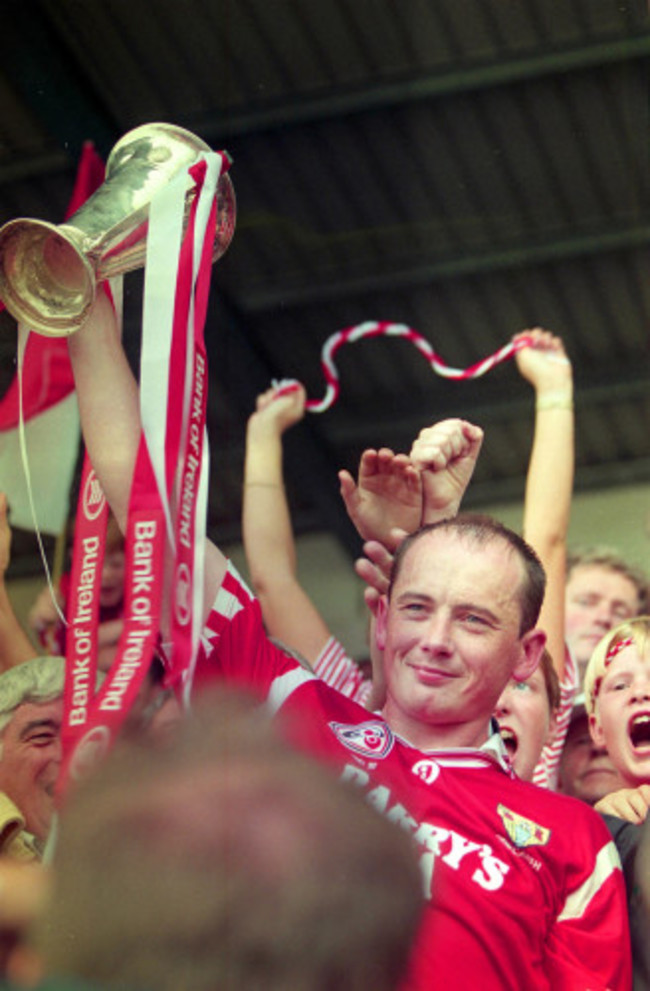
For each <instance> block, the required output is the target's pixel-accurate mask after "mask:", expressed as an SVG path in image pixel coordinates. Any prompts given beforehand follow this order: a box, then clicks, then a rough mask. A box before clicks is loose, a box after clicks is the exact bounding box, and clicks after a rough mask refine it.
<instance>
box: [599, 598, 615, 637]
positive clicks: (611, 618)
mask: <svg viewBox="0 0 650 991" xmlns="http://www.w3.org/2000/svg"><path fill="white" fill-rule="evenodd" d="M596 622H597V623H598V624H599V626H601V627H602V629H603V630H605V631H607V630H612V629H614V627H615V626H616V624H617V622H618V617H617V616H616V613H615V611H614V606H613V604H612V603H611V602H608V601H607V599H602V600H601V601H600V602H599V603H598V605H597V607H596Z"/></svg>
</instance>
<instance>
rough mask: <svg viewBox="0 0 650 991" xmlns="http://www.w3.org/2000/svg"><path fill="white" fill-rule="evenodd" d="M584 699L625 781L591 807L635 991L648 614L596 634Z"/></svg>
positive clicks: (645, 949)
mask: <svg viewBox="0 0 650 991" xmlns="http://www.w3.org/2000/svg"><path fill="white" fill-rule="evenodd" d="M585 701H586V706H587V710H588V712H589V728H590V731H591V735H592V737H593V740H594V743H595V744H596V745H597V746H600V747H606V748H607V751H608V753H609V756H610V759H611V761H612V763H613V764H614V766H615V767H616V769H617V770H618V772H619V774H620V775H621V777H622V779H623V781H624V782H625V785H626V787H625V788H624V789H621V790H620V791H618V792H616V793H614V794H613V795H609V796H607V797H606V798H605V799H604V800H603V801H601V802H598V804H597V805H596V806H595V807H596V809H597V810H598V811H599V812H602V813H604V814H605V815H604V818H605V822H606V823H607V825H608V827H609V830H610V832H611V834H612V837H613V839H614V842H615V844H616V847H617V849H618V852H619V856H620V858H621V863H622V865H623V873H624V875H625V882H626V887H627V896H628V913H629V918H630V932H631V937H632V959H633V965H634V988H635V991H636V989H639V991H641V989H646V988H648V987H650V945H649V944H648V932H649V931H650V905H649V903H648V900H647V897H646V895H647V879H644V877H643V876H642V874H641V871H642V870H643V863H644V861H643V858H642V857H640V856H639V850H640V849H641V840H642V836H643V832H642V830H641V824H642V823H643V821H644V819H646V818H647V811H648V806H649V805H650V616H638V617H637V618H636V619H630V620H628V621H627V622H624V623H621V624H620V625H619V626H617V627H616V629H614V630H613V631H612V632H611V633H608V634H607V635H606V636H604V637H603V638H602V640H601V641H600V643H599V644H598V646H597V647H596V649H595V650H594V652H593V654H592V656H591V658H590V660H589V663H588V664H587V669H586V671H585ZM612 813H613V814H612ZM646 845H647V844H646ZM645 864H646V865H647V856H646V860H645ZM643 881H645V885H644V884H643V883H642V882H643ZM644 891H645V895H644Z"/></svg>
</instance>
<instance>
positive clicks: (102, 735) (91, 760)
mask: <svg viewBox="0 0 650 991" xmlns="http://www.w3.org/2000/svg"><path fill="white" fill-rule="evenodd" d="M110 742H111V732H110V730H109V728H108V726H95V727H94V729H91V730H89V732H88V733H86V734H85V736H82V737H81V739H80V740H79V743H78V744H77V746H76V747H75V751H74V754H73V756H72V760H71V762H70V777H71V778H73V779H74V780H75V781H78V780H79V779H80V778H83V777H85V775H86V774H87V773H88V771H92V770H93V768H94V767H95V766H96V765H97V764H98V763H99V762H100V760H101V759H102V758H103V757H104V756H105V755H106V753H107V752H108V748H109V746H110Z"/></svg>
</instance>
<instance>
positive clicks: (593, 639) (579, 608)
mask: <svg viewBox="0 0 650 991" xmlns="http://www.w3.org/2000/svg"><path fill="white" fill-rule="evenodd" d="M638 605H639V596H638V593H637V590H636V587H635V585H634V583H633V582H632V581H630V579H629V578H626V577H625V575H621V574H619V573H618V572H616V571H611V570H610V569H609V568H604V567H603V566H602V565H600V564H578V565H576V567H575V568H573V570H572V571H571V574H570V576H569V580H568V582H567V586H566V599H565V636H566V641H567V643H568V645H569V647H570V648H571V650H572V651H573V654H574V657H575V659H576V662H577V664H578V667H579V669H580V677H581V679H582V676H583V675H584V669H585V667H586V665H587V661H588V660H589V658H590V657H591V655H592V653H593V650H594V647H595V646H596V644H597V643H598V641H599V640H600V639H601V638H602V637H604V635H605V634H606V633H607V632H608V630H612V629H613V628H614V627H615V626H618V624H619V623H622V622H623V620H625V619H629V618H630V617H631V616H636V614H637V610H638Z"/></svg>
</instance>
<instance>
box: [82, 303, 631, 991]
mask: <svg viewBox="0 0 650 991" xmlns="http://www.w3.org/2000/svg"><path fill="white" fill-rule="evenodd" d="M69 346H70V355H71V358H72V362H73V368H74V373H75V379H76V384H77V393H78V397H79V403H80V410H81V417H82V425H83V429H84V435H85V439H86V444H87V448H88V450H89V453H90V456H91V458H92V461H93V464H94V466H95V470H96V472H97V474H98V476H99V478H100V480H101V482H102V486H103V488H104V491H105V492H106V494H107V497H108V498H109V500H110V501H111V504H112V509H113V512H114V513H115V515H116V517H117V518H118V520H119V521H120V522H121V524H122V525H124V523H125V520H126V515H127V507H128V489H129V484H130V480H131V477H132V474H133V466H134V462H135V456H136V449H137V443H138V436H139V414H138V402H137V387H136V384H135V382H134V380H133V377H132V375H131V372H130V369H129V365H128V362H127V361H126V358H125V355H124V353H123V351H122V348H121V344H120V340H119V336H118V334H117V328H116V325H115V319H114V315H113V312H112V309H111V307H110V306H109V305H108V302H107V300H106V299H105V297H103V296H102V295H100V296H99V298H98V301H97V303H96V306H95V309H94V312H93V314H92V316H91V319H90V320H89V322H88V324H87V325H86V326H85V327H83V328H82V329H81V331H79V332H78V333H77V334H75V335H73V336H72V337H71V338H70V339H69ZM458 441H459V443H463V439H462V437H459V438H458ZM465 441H467V438H465ZM543 594H544V573H543V569H542V568H541V565H540V564H539V561H538V559H537V558H536V556H535V554H534V553H533V552H532V551H531V549H530V548H529V547H528V545H526V544H525V543H524V542H523V541H522V540H521V539H520V538H519V537H517V535H516V534H514V533H512V532H511V531H509V530H507V529H506V528H503V527H500V526H499V525H498V524H496V523H494V521H490V520H487V519H485V518H467V519H462V518H458V519H456V520H448V521H445V522H443V523H439V524H435V525H434V526H432V527H425V528H423V529H422V530H420V531H417V532H416V533H415V534H414V535H412V536H411V537H410V538H408V539H407V540H406V541H405V542H404V544H403V545H402V547H401V549H400V551H399V553H398V556H397V560H396V566H395V573H394V578H393V583H392V587H391V589H390V591H389V594H388V595H387V596H386V597H385V598H384V599H383V601H382V604H381V606H380V609H379V612H378V616H377V640H378V645H379V647H380V648H381V649H382V650H383V652H384V664H385V672H386V682H387V696H386V704H385V706H384V708H383V710H382V712H381V713H380V714H377V715H374V716H370V715H369V713H368V712H367V710H365V709H363V708H362V707H360V706H358V705H357V704H356V703H354V702H352V701H350V700H348V699H346V698H343V697H342V696H341V695H340V693H338V692H336V691H335V690H333V689H330V688H328V687H327V686H325V685H324V684H323V683H322V682H321V681H320V680H319V679H317V678H316V677H315V676H314V675H312V674H311V673H310V672H307V671H305V670H304V669H303V668H302V667H301V666H300V665H299V664H298V663H297V662H296V661H295V660H293V659H292V658H290V657H288V656H287V655H286V653H284V652H283V651H282V650H281V649H279V648H278V647H277V646H275V645H273V644H272V643H270V642H269V640H268V639H267V637H266V635H265V632H264V628H263V623H262V618H261V612H260V609H259V605H258V603H257V602H256V600H255V599H254V598H253V596H252V595H251V593H250V592H249V590H248V589H247V588H246V586H245V585H244V584H243V583H242V581H241V579H240V578H239V577H238V575H237V574H236V572H235V570H234V569H233V568H232V566H231V565H230V564H229V562H228V561H227V560H226V558H225V557H224V556H223V555H222V554H221V552H220V551H219V550H218V549H217V548H216V547H215V546H214V545H213V544H208V547H207V553H206V561H205V604H206V612H207V618H206V637H205V642H207V643H210V644H211V647H210V649H209V651H208V652H207V653H206V654H205V656H204V657H203V659H202V665H201V666H202V669H203V670H202V671H201V672H200V673H201V674H202V675H203V676H204V677H207V676H213V677H221V678H226V679H235V680H237V681H238V682H239V683H241V682H247V683H249V684H250V685H252V686H254V687H255V689H256V690H257V691H259V692H260V693H261V694H262V695H264V696H266V698H267V699H268V702H269V704H270V706H271V708H272V709H273V711H275V712H276V713H277V714H278V717H279V718H280V719H281V720H282V721H283V723H284V724H286V732H287V733H288V734H289V735H290V736H291V738H292V740H293V742H294V743H295V744H296V745H298V746H300V747H301V748H303V749H308V750H309V751H310V752H312V753H314V754H318V755H319V756H321V757H322V758H323V759H325V760H327V761H328V762H329V763H330V764H333V765H334V766H335V767H337V768H338V769H339V771H340V773H341V775H342V776H343V777H344V778H345V779H348V780H350V781H353V782H354V783H356V784H357V785H358V786H359V787H360V788H361V789H362V790H363V792H364V794H365V795H366V798H367V800H368V801H369V802H370V803H371V804H372V805H373V806H374V807H375V808H376V809H377V810H378V811H379V812H381V813H383V814H384V815H386V816H387V817H388V818H389V819H390V820H392V821H393V822H396V823H398V824H399V825H400V826H402V828H404V829H405V830H406V831H407V832H408V833H410V835H411V836H412V838H413V841H414V843H415V844H416V848H417V850H418V854H419V857H420V864H421V869H422V872H423V875H424V883H425V892H426V896H427V905H426V908H425V911H424V913H423V920H422V924H421V928H420V934H419V939H418V941H417V944H416V948H415V951H414V953H413V954H412V958H411V962H410V968H409V975H408V978H407V984H406V986H407V987H408V988H410V989H424V988H429V987H431V986H432V985H433V984H434V983H435V984H436V985H439V986H441V987H442V986H447V987H449V988H466V987H471V986H473V985H474V984H475V983H476V981H477V979H480V982H481V984H482V987H484V988H485V989H488V991H489V989H494V991H497V989H498V991H503V989H506V988H512V989H521V988H522V987H527V988H528V987H530V988H533V987H535V988H553V989H560V988H566V989H568V988H587V987H588V988H594V989H596V988H600V989H603V991H604V989H606V988H617V989H624V988H627V987H629V982H630V959H629V934H628V928H627V916H626V905H625V892H624V886H623V880H622V877H621V872H620V865H619V863H618V858H617V856H616V852H615V850H614V848H613V844H612V843H611V840H610V838H609V834H608V832H607V830H606V829H605V827H604V824H603V823H602V821H601V819H600V817H599V816H597V815H596V814H595V813H594V812H593V810H592V809H590V808H589V807H588V806H586V805H585V804H584V803H579V802H574V801H571V800H570V799H567V798H565V797H564V796H559V795H555V794H549V793H546V792H541V791H540V790H539V789H537V788H535V787H534V786H532V785H529V784H527V783H524V782H521V781H518V780H516V779H515V778H514V777H513V776H512V775H511V772H510V769H509V764H508V762H507V760H506V759H505V757H504V751H503V748H502V745H501V738H500V736H499V735H498V733H494V732H493V731H492V730H493V727H492V723H491V717H492V712H493V711H494V707H495V704H496V701H497V699H498V697H499V695H500V693H501V691H502V690H503V688H504V686H505V685H506V684H507V683H508V681H509V680H510V679H511V678H513V677H514V678H515V679H517V680H521V681H524V680H525V679H526V678H527V677H529V675H530V674H531V673H532V672H533V671H534V670H535V667H536V665H537V663H538V662H539V658H540V655H541V652H542V650H543V648H544V642H545V636H544V634H543V633H542V632H541V631H540V630H538V629H536V625H535V624H536V622H537V617H538V614H539V609H540V605H541V601H542V598H543ZM305 713H306V714H307V715H308V716H309V718H308V720H307V721H304V720H302V719H300V718H299V717H300V716H301V715H303V714H305ZM358 924H359V920H358V919H352V918H351V919H350V925H358ZM477 975H480V976H477Z"/></svg>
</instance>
